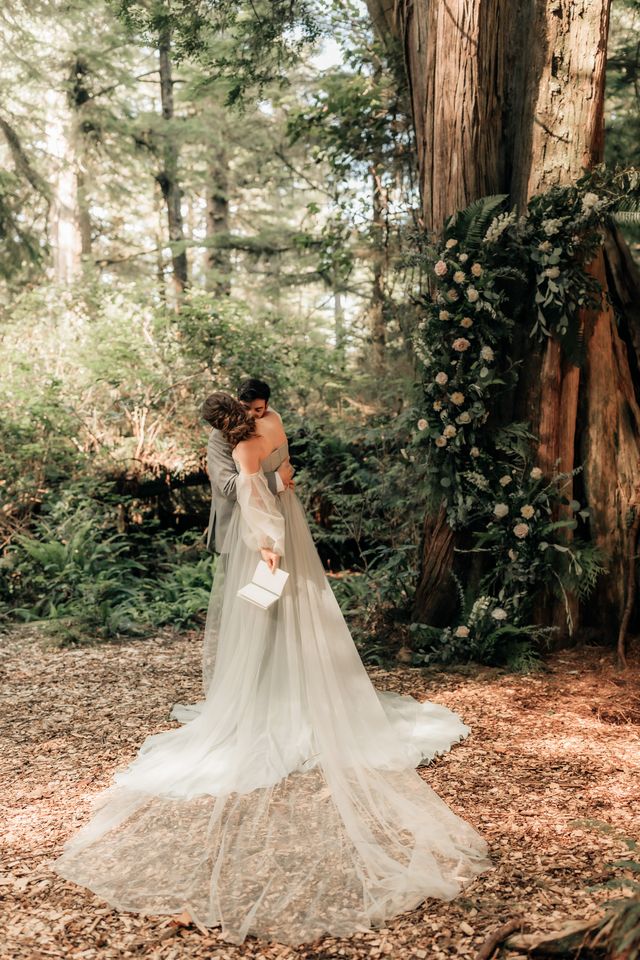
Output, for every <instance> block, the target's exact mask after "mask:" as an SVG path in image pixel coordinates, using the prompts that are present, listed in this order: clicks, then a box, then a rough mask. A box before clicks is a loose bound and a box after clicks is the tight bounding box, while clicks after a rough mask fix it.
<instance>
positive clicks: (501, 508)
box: [493, 503, 509, 520]
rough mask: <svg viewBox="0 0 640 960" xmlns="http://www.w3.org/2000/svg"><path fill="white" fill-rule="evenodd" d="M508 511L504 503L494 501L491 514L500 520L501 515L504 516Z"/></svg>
mask: <svg viewBox="0 0 640 960" xmlns="http://www.w3.org/2000/svg"><path fill="white" fill-rule="evenodd" d="M508 513H509V507H508V506H507V504H506V503H496V505H495V506H494V508H493V515H494V517H497V518H498V520H501V519H502V518H503V517H506V515H507V514H508Z"/></svg>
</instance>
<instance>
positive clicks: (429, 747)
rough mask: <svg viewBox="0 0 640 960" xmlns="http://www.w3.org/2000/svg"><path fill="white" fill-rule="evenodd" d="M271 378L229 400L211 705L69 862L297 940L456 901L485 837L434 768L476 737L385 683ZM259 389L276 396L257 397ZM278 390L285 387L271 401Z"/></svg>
mask: <svg viewBox="0 0 640 960" xmlns="http://www.w3.org/2000/svg"><path fill="white" fill-rule="evenodd" d="M265 388H266V385H265V384H263V383H262V382H261V381H257V382H256V381H249V382H248V383H245V384H243V385H241V388H240V398H239V399H236V398H234V397H231V396H230V395H229V394H222V393H214V394H212V395H211V396H210V397H208V398H207V400H206V401H205V404H204V406H203V416H204V417H205V419H206V420H207V421H208V422H209V424H210V425H211V427H212V432H211V435H210V438H209V445H208V466H209V473H210V477H211V482H212V490H213V506H212V523H211V524H210V528H209V542H210V544H211V546H212V547H215V548H216V549H217V551H219V552H220V553H221V561H219V562H218V564H217V567H216V574H215V578H214V584H213V589H212V593H211V600H210V604H209V610H208V614H207V622H206V626H205V639H204V654H203V671H204V689H205V697H204V700H203V701H201V702H200V703H198V704H194V705H189V706H186V705H176V707H174V711H173V716H174V717H175V718H177V719H179V720H181V721H183V723H182V726H180V727H177V728H173V729H169V730H166V731H164V732H162V733H158V734H155V735H153V736H150V737H148V738H147V739H146V740H145V741H144V743H143V745H142V747H141V749H140V751H139V753H138V755H137V757H136V758H135V759H134V760H133V762H132V763H131V764H130V765H129V766H128V767H126V768H125V769H123V770H121V771H119V772H118V773H117V774H116V776H115V783H114V785H113V786H112V787H110V788H109V789H108V790H107V791H105V792H104V794H103V795H101V796H100V797H99V798H98V802H97V805H96V812H95V814H94V816H93V818H92V819H91V821H90V822H89V823H88V824H87V826H85V827H84V828H83V830H81V831H80V833H78V834H77V835H76V836H75V837H73V838H72V839H71V841H69V843H68V844H67V846H66V847H65V850H64V852H63V854H62V856H61V857H60V858H59V859H58V860H57V861H56V864H55V869H56V870H57V872H58V873H60V874H61V875H62V876H64V877H66V878H68V879H70V880H74V881H75V882H77V883H80V884H83V885H84V886H87V887H89V888H90V889H92V890H93V891H94V892H96V893H97V894H99V895H100V896H102V897H103V898H104V899H106V900H108V901H109V903H111V904H113V905H114V906H116V907H118V908H119V909H122V910H132V911H137V912H142V913H149V914H180V913H184V912H186V913H188V915H189V917H190V918H192V919H193V920H194V922H195V923H197V924H199V925H202V926H216V925H220V926H221V928H222V936H223V938H224V939H226V940H228V941H231V942H234V943H240V942H242V941H243V940H244V939H245V937H246V936H247V935H248V934H252V935H254V936H257V937H260V938H263V939H265V940H276V941H282V942H286V943H290V944H297V943H300V942H306V941H310V940H314V939H316V938H318V937H319V936H322V935H323V934H329V935H332V936H346V935H349V934H352V933H354V932H356V931H363V930H366V929H368V928H370V927H372V926H379V925H384V924H385V923H386V922H387V921H388V920H389V919H390V918H391V917H393V916H395V915H397V914H398V913H401V912H403V911H406V910H411V909H413V908H415V907H417V906H418V905H419V904H420V903H421V902H422V901H424V900H425V898H428V897H436V898H440V899H446V900H448V899H451V898H453V897H454V896H456V894H457V893H459V891H460V890H461V888H462V887H463V886H464V885H465V883H467V882H468V881H469V880H471V879H472V878H473V877H474V876H476V875H477V874H478V873H480V872H481V871H483V870H485V869H486V868H487V866H488V861H487V857H486V845H485V843H484V841H483V840H482V838H481V837H480V836H479V835H478V834H477V833H476V831H475V830H474V829H473V828H472V827H471V826H470V825H469V824H468V823H466V822H465V821H464V820H462V819H460V818H459V817H458V816H457V815H456V814H455V813H454V812H453V811H452V810H451V809H450V808H449V807H448V806H447V805H446V804H445V803H444V802H443V801H442V800H441V799H440V798H439V797H438V796H437V794H435V792H434V791H433V790H432V789H431V788H430V787H429V786H428V784H427V783H426V782H425V781H424V780H423V779H422V778H421V777H420V775H419V774H418V772H417V771H416V769H415V768H416V766H418V765H420V764H424V763H427V762H429V761H430V760H431V759H432V758H433V757H434V756H436V755H437V754H439V753H442V752H443V751H445V750H447V749H449V748H450V747H451V745H452V744H453V743H454V742H456V741H458V740H460V739H462V738H463V737H465V736H466V734H467V733H468V728H467V727H466V726H465V725H464V724H463V722H462V721H461V720H460V718H459V717H458V716H457V715H456V714H454V713H452V712H451V711H449V710H448V709H446V708H445V707H442V706H439V705H437V704H434V703H429V702H426V703H419V702H418V701H416V700H414V699H413V698H412V697H409V696H401V695H399V694H395V693H391V692H387V691H381V690H376V689H375V688H374V687H373V685H372V683H371V681H370V679H369V677H368V675H367V672H366V670H365V669H364V666H363V664H362V661H361V659H360V656H359V654H358V651H357V649H356V647H355V644H354V642H353V640H352V638H351V635H350V633H349V630H348V627H347V625H346V623H345V621H344V618H343V616H342V613H341V611H340V608H339V606H338V603H337V601H336V599H335V597H334V595H333V592H332V590H331V587H330V586H329V583H328V581H327V578H326V576H325V572H324V569H323V567H322V563H321V561H320V559H319V557H318V554H317V551H316V549H315V546H314V543H313V540H312V538H311V534H310V531H309V527H308V524H307V520H306V517H305V513H304V510H303V508H302V505H301V503H300V501H299V500H298V497H297V496H296V493H295V489H294V485H293V480H292V472H291V469H290V464H289V454H288V444H287V437H286V434H285V431H284V427H283V424H282V421H281V419H280V417H279V416H278V414H277V413H275V411H272V410H270V409H269V406H268V401H269V393H268V388H266V390H265ZM256 391H257V392H256ZM265 394H266V395H265ZM260 557H262V559H263V560H265V562H266V563H267V564H268V565H269V566H270V567H271V569H275V568H276V567H278V566H280V567H281V568H282V569H284V570H286V571H287V572H288V574H289V579H288V581H287V584H286V587H285V589H284V591H283V593H282V596H281V597H280V599H279V600H278V602H277V603H276V604H274V605H273V606H272V607H270V608H269V609H267V610H263V609H260V608H259V607H256V606H254V605H252V604H249V603H247V602H246V601H245V600H243V599H242V598H241V597H238V590H239V589H240V588H241V587H243V586H244V585H245V584H247V583H248V582H249V581H250V580H251V578H252V575H253V573H254V570H255V567H256V564H257V562H258V560H259V559H260Z"/></svg>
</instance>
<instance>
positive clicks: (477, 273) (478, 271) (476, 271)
mask: <svg viewBox="0 0 640 960" xmlns="http://www.w3.org/2000/svg"><path fill="white" fill-rule="evenodd" d="M471 273H472V274H473V275H474V277H481V276H482V267H481V266H480V264H479V263H474V264H473V265H472V267H471Z"/></svg>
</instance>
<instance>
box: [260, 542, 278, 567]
mask: <svg viewBox="0 0 640 960" xmlns="http://www.w3.org/2000/svg"><path fill="white" fill-rule="evenodd" d="M260 555H261V556H262V559H263V560H264V562H265V563H266V564H267V566H268V567H269V570H271V572H272V573H275V571H276V570H277V569H278V564H279V563H280V557H279V556H278V554H277V553H274V552H273V550H268V549H267V548H266V547H263V548H262V550H261V551H260Z"/></svg>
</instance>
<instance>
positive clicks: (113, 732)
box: [0, 629, 640, 960]
mask: <svg viewBox="0 0 640 960" xmlns="http://www.w3.org/2000/svg"><path fill="white" fill-rule="evenodd" d="M1 651H2V672H3V690H4V691H5V698H4V704H3V706H2V714H1V717H2V720H1V723H2V733H1V742H0V751H1V752H0V760H1V762H2V771H3V780H4V784H3V787H2V798H1V802H2V804H3V806H4V813H3V818H2V819H3V823H2V835H1V851H2V852H1V864H0V866H1V876H0V911H1V918H0V958H2V960H40V958H43V960H45V958H74V960H94V958H100V960H115V958H118V960H119V958H128V957H132V958H134V957H135V958H150V960H151V958H152V960H201V958H210V957H211V958H213V957H215V958H221V960H238V958H241V957H247V958H249V957H252V958H261V960H263V958H264V960H271V958H274V960H275V958H278V960H284V958H314V960H328V958H334V957H345V958H362V957H367V958H368V957H372V958H375V957H385V956H389V957H391V958H393V960H404V958H419V960H441V958H449V957H455V958H458V957H460V958H472V957H474V956H475V954H476V952H477V950H478V947H479V946H480V944H481V943H482V942H483V941H484V940H485V939H486V938H487V936H488V934H490V933H491V931H492V930H493V929H495V928H496V927H498V926H500V925H501V924H504V923H505V922H506V921H508V920H510V919H511V918H514V917H515V918H517V917H522V918H523V924H524V929H525V930H535V929H541V928H544V926H545V925H547V924H549V923H552V922H553V921H557V920H559V919H562V918H572V919H581V918H584V917H588V916H591V915H592V914H593V913H595V912H596V911H597V910H598V908H599V907H600V906H601V905H602V904H603V903H604V902H605V901H606V899H607V898H608V897H611V896H613V895H616V896H618V895H619V892H613V891H611V890H609V889H607V888H603V887H602V885H603V884H604V883H605V882H607V881H609V880H611V879H613V878H616V877H617V878H622V879H624V878H625V876H627V874H626V873H625V869H624V868H623V867H617V866H615V865H614V861H616V860H618V859H620V858H624V857H625V856H627V855H628V851H627V848H626V846H625V845H624V843H623V839H622V838H623V837H625V836H626V837H632V838H635V839H640V823H639V821H640V809H639V808H640V800H639V798H640V749H639V748H640V670H639V669H638V668H631V669H630V670H629V671H627V672H626V673H621V672H619V671H617V670H616V669H615V667H614V664H613V660H612V655H611V652H610V651H608V650H604V649H600V648H597V647H587V648H583V649H580V650H572V651H565V652H562V653H558V654H555V655H553V656H552V657H551V658H550V659H549V661H548V662H547V664H546V667H545V669H544V671H543V672H541V673H538V674H535V675H532V676H514V675H510V674H507V673H505V672H504V671H500V670H495V669H490V668H465V669H463V670H459V671H455V672H450V673H442V672H437V671H425V672H423V671H420V670H417V669H409V668H404V667H402V668H398V669H393V670H383V669H378V668H376V669H372V670H371V671H370V672H371V676H372V679H373V681H374V683H375V684H376V686H378V687H380V688H385V689H392V690H397V691H398V692H401V693H410V694H412V695H413V696H415V697H417V698H418V699H431V700H435V701H437V702H439V703H443V704H446V705H447V706H448V707H451V708H452V709H454V710H456V711H457V712H459V713H460V714H461V715H462V717H463V718H464V720H465V721H466V722H467V723H468V724H469V725H470V726H471V728H472V731H473V732H472V735H471V737H470V738H469V739H468V740H467V741H465V742H464V743H462V744H459V745H457V746H455V747H454V749H453V750H452V751H451V752H450V753H448V754H447V755H445V756H443V757H440V758H439V759H438V760H437V761H436V762H435V763H434V764H432V765H431V766H429V767H423V768H421V770H420V772H421V776H423V777H424V779H425V780H426V781H427V782H428V783H429V784H430V785H431V786H432V787H433V788H434V789H435V790H436V791H437V792H438V793H439V794H440V796H442V797H443V799H444V800H446V801H447V803H449V804H450V805H451V806H452V807H453V809H454V810H455V811H456V812H457V813H459V814H461V815H462V816H463V817H465V818H466V819H467V820H469V821H470V822H471V823H473V824H474V825H475V826H476V828H477V829H478V830H479V831H480V832H481V833H482V834H483V835H484V836H485V837H486V838H487V840H488V841H489V843H490V844H491V852H492V857H493V861H494V864H495V867H494V869H493V870H492V871H491V872H489V873H487V874H486V875H484V876H483V877H481V878H479V879H478V880H476V882H475V883H474V884H473V885H472V886H471V887H470V888H468V889H467V890H466V891H465V892H464V894H463V895H462V896H460V897H459V898H458V899H457V900H455V901H453V902H451V903H441V902H436V901H428V902H425V903H424V904H423V905H422V906H421V907H420V908H419V909H417V910H415V911H414V912H412V913H410V914H404V915H402V916H400V917H398V918H396V919H395V920H393V921H392V922H390V923H389V925H388V927H386V928H384V929H382V930H375V931H372V932H371V933H368V934H358V935H355V936H353V937H350V938H347V939H344V940H337V939H334V938H325V939H323V940H320V941H318V942H316V943H313V944H305V945H303V946H301V947H297V948H292V947H286V946H282V945H278V944H265V943H258V942H256V941H255V940H251V939H250V940H247V941H246V942H245V943H244V944H242V945H241V946H239V947H236V946H232V945H230V944H227V943H225V942H224V941H222V940H221V939H220V937H219V933H218V931H217V930H208V931H205V932H203V931H200V930H198V929H195V928H193V927H180V926H177V925H175V924H174V923H172V922H171V921H170V919H169V918H167V917H142V916H138V915H134V914H120V913H116V912H115V911H113V910H112V909H111V908H110V907H109V906H108V905H106V904H105V903H104V902H102V901H100V900H99V899H97V898H96V897H95V896H94V895H93V894H91V893H89V892H88V891H86V890H84V889H82V888H79V887H76V886H75V885H74V884H71V883H67V882H65V881H63V880H61V879H59V878H58V877H57V876H56V875H55V874H54V873H52V871H51V870H50V868H49V866H48V864H49V863H50V861H51V860H52V859H53V858H55V857H56V856H57V854H58V853H59V851H60V848H61V846H62V844H63V842H64V840H65V839H66V838H67V836H68V835H69V834H70V833H72V832H74V831H75V830H76V829H77V828H78V827H79V826H80V825H81V824H82V823H83V822H84V820H85V819H86V817H87V814H88V811H89V807H90V801H91V797H92V796H93V795H94V794H95V793H96V792H97V791H98V790H100V789H102V788H103V787H105V786H107V785H108V784H109V782H110V779H111V776H112V773H113V771H114V770H115V769H116V768H118V767H121V766H124V765H126V763H127V762H128V761H129V760H130V759H132V758H133V756H134V755H135V753H136V750H137V747H138V746H139V744H140V743H141V741H142V740H143V739H144V737H145V736H146V735H147V734H149V733H152V732H157V731H160V730H163V729H167V728H169V727H170V726H171V725H172V723H171V721H169V720H168V711H169V708H170V706H171V704H173V703H174V702H176V701H182V702H193V700H194V699H198V697H199V693H200V689H199V687H200V666H199V651H200V636H199V634H198V632H192V633H188V634H182V635H175V634H171V633H165V634H163V635H160V636H157V637H155V638H153V639H149V640H136V641H132V642H126V643H121V644H101V645H96V646H86V647H82V648H77V649H62V650H61V649H55V648H52V647H47V646H46V644H45V643H43V642H42V639H41V638H40V637H39V636H38V634H37V632H36V631H34V630H33V629H31V630H21V631H19V632H15V633H11V634H10V635H9V636H7V637H4V638H3V639H2V643H1ZM636 660H637V657H636ZM596 821H597V822H601V823H603V824H606V825H608V828H609V829H608V830H603V829H602V828H601V827H600V828H599V827H598V826H597V824H596ZM503 955H504V956H506V957H510V956H516V955H517V954H516V953H514V952H509V951H506V952H504V953H503Z"/></svg>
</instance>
